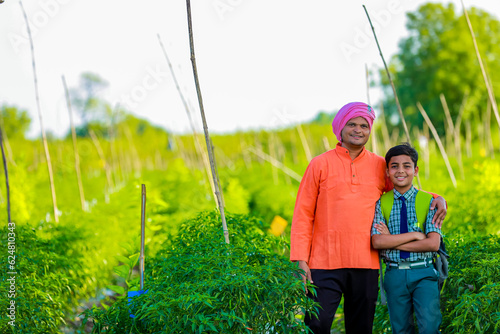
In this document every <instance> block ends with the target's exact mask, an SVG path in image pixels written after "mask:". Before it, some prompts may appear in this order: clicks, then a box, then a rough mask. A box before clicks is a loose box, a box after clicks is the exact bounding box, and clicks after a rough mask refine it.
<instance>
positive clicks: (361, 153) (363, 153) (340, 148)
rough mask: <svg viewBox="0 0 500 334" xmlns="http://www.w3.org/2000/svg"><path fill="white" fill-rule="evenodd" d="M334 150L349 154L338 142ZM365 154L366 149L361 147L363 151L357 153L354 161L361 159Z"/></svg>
mask: <svg viewBox="0 0 500 334" xmlns="http://www.w3.org/2000/svg"><path fill="white" fill-rule="evenodd" d="M335 148H336V149H337V150H339V151H340V152H342V153H346V154H349V150H348V149H347V148H345V147H344V146H342V143H341V142H338V143H337V146H335ZM365 153H366V147H365V146H363V149H362V150H361V152H360V153H359V155H358V156H357V157H356V159H357V158H360V157H362V156H363V155H365Z"/></svg>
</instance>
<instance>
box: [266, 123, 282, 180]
mask: <svg viewBox="0 0 500 334" xmlns="http://www.w3.org/2000/svg"><path fill="white" fill-rule="evenodd" d="M268 146H269V155H270V156H271V157H272V158H273V159H275V160H278V159H276V149H275V147H276V143H275V141H274V136H273V133H272V132H271V133H270V134H269V142H268ZM278 161H279V160H278ZM271 169H272V174H273V182H274V185H278V182H279V180H278V169H277V168H276V166H275V165H273V164H271Z"/></svg>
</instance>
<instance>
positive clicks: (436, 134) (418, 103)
mask: <svg viewBox="0 0 500 334" xmlns="http://www.w3.org/2000/svg"><path fill="white" fill-rule="evenodd" d="M417 108H418V110H420V113H421V114H422V116H423V117H424V119H425V122H426V123H427V125H428V126H429V129H430V130H431V132H432V135H433V136H434V140H435V141H436V143H437V144H438V147H439V150H440V151H441V155H442V156H443V159H444V163H445V164H446V168H448V173H449V174H450V178H451V182H452V183H453V186H454V187H455V188H456V187H457V180H456V179H455V174H454V173H453V169H452V168H451V165H450V161H449V159H448V155H447V154H446V150H445V149H444V146H443V143H442V142H441V138H439V134H438V133H437V131H436V128H435V127H434V125H433V124H432V122H431V120H430V118H429V116H427V113H426V112H425V110H424V108H423V107H422V105H421V104H420V102H417Z"/></svg>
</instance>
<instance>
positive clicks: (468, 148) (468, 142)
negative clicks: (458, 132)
mask: <svg viewBox="0 0 500 334" xmlns="http://www.w3.org/2000/svg"><path fill="white" fill-rule="evenodd" d="M465 152H466V154H467V158H471V157H472V130H471V124H470V120H466V121H465Z"/></svg>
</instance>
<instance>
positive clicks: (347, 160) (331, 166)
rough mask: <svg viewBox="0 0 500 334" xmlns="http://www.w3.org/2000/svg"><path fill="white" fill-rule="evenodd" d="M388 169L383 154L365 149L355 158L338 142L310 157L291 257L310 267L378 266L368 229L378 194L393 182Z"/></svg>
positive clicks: (294, 224) (299, 196)
mask: <svg viewBox="0 0 500 334" xmlns="http://www.w3.org/2000/svg"><path fill="white" fill-rule="evenodd" d="M385 170H386V164H385V160H384V158H382V157H380V156H378V155H376V154H374V153H372V152H369V151H367V150H366V149H363V151H362V152H361V154H360V155H359V156H358V157H357V158H356V159H354V160H352V159H351V157H350V156H349V151H348V150H347V149H346V148H343V147H342V146H341V145H340V143H339V144H337V147H336V148H335V149H333V150H330V151H328V152H326V153H323V154H321V155H319V156H317V157H315V158H314V159H313V160H311V162H310V164H309V166H308V167H307V169H306V172H305V174H304V177H303V178H302V182H301V183H300V187H299V191H298V194H297V200H296V203H295V210H294V214H293V221H292V232H291V249H290V259H291V260H292V261H298V260H305V261H307V262H308V265H309V268H311V269H339V268H369V269H379V261H378V252H377V251H376V250H375V249H373V248H372V246H371V239H370V229H371V226H372V223H373V217H374V213H375V204H376V202H377V200H378V199H379V198H380V196H381V195H382V193H383V192H385V191H387V190H389V189H391V188H392V183H391V182H390V181H389V180H388V178H387V177H386V173H385ZM386 184H387V186H386Z"/></svg>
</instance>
